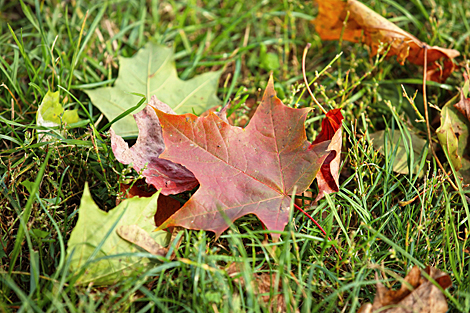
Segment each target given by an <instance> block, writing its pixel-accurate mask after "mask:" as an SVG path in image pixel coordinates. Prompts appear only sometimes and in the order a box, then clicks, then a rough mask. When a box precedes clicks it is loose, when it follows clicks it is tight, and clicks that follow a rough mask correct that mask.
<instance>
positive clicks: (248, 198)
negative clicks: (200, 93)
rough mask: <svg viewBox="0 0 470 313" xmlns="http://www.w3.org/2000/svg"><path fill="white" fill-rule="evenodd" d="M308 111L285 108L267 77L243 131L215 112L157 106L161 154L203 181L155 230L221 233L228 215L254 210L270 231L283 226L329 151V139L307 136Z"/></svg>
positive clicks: (231, 217)
mask: <svg viewBox="0 0 470 313" xmlns="http://www.w3.org/2000/svg"><path fill="white" fill-rule="evenodd" d="M308 111H309V109H307V108H304V109H293V108H289V107H287V106H285V105H284V104H283V103H282V102H281V100H279V99H278V98H277V97H276V93H275V91H274V83H273V79H272V77H271V78H270V80H269V82H268V86H267V87H266V91H265V93H264V96H263V100H262V101H261V104H260V105H259V106H258V108H257V110H256V112H255V114H254V115H253V118H252V119H251V121H250V122H249V124H248V126H247V127H246V128H244V129H243V128H240V127H234V126H231V125H229V124H228V123H227V122H226V121H224V120H223V119H221V118H220V117H219V116H217V115H216V114H214V113H210V114H209V115H208V116H206V117H197V116H195V115H193V114H185V115H172V114H166V113H164V112H162V111H159V110H156V112H157V115H158V118H159V119H160V123H161V125H162V129H163V137H164V140H165V146H166V148H165V151H164V152H163V153H162V155H161V157H163V158H167V159H169V160H172V161H174V162H178V163H181V164H183V165H185V166H186V167H187V168H188V169H189V170H191V171H192V172H193V173H194V175H195V176H196V178H197V179H198V180H199V182H200V184H201V186H200V188H199V190H197V192H196V193H195V194H194V195H193V196H192V197H191V199H189V201H188V202H186V204H185V205H184V206H183V207H182V208H181V209H180V210H179V211H178V212H176V213H175V214H174V215H173V216H172V217H170V218H169V219H168V220H167V221H166V222H165V223H163V224H162V225H161V226H160V227H159V229H162V228H165V227H168V226H182V227H186V228H190V229H204V230H210V231H213V232H215V233H216V236H219V235H220V234H221V233H222V232H223V231H224V230H226V229H227V228H228V227H229V224H228V223H227V220H230V221H235V220H236V219H238V218H240V217H242V216H244V215H246V214H255V215H256V216H257V217H258V218H259V219H260V220H261V221H262V222H263V223H264V225H266V227H267V229H269V230H283V229H284V227H285V225H286V224H287V222H288V218H289V209H290V202H291V199H290V196H291V195H292V193H293V191H294V190H296V193H297V194H300V193H302V192H303V191H304V190H305V189H307V188H308V187H309V186H310V184H311V183H312V181H313V179H314V178H315V176H316V174H317V173H318V171H319V170H320V167H321V165H322V164H323V162H324V160H325V159H326V157H327V156H328V155H329V154H330V152H329V151H327V148H328V145H329V144H330V141H329V140H327V141H324V142H322V143H319V144H316V145H311V144H310V143H309V142H308V141H307V137H306V134H305V126H304V122H305V118H306V116H307V113H308ZM295 188H296V189H295ZM272 236H273V237H275V238H277V237H279V234H272Z"/></svg>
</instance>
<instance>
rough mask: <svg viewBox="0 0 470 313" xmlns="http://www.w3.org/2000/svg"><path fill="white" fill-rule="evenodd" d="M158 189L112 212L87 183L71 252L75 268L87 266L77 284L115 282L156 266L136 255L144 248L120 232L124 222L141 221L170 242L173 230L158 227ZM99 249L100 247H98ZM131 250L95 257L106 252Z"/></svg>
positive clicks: (164, 242) (157, 238)
mask: <svg viewBox="0 0 470 313" xmlns="http://www.w3.org/2000/svg"><path fill="white" fill-rule="evenodd" d="M159 194H160V193H159V192H157V193H156V194H155V195H153V196H152V197H150V198H138V197H134V198H132V199H127V200H124V201H123V202H121V203H120V204H119V205H118V206H117V207H115V208H114V209H112V210H111V211H109V212H105V211H102V210H100V209H99V208H98V206H97V205H96V204H95V202H94V201H93V199H92V198H91V195H90V191H89V189H88V185H85V189H84V191H83V196H82V200H81V203H80V208H79V209H78V222H77V225H76V226H75V228H74V229H73V231H72V234H71V235H70V240H69V242H68V248H67V254H68V256H69V257H70V256H71V258H72V259H71V263H70V268H71V270H72V271H73V272H77V271H80V270H82V269H86V270H85V272H84V273H83V275H82V276H81V277H80V278H79V279H78V280H77V282H76V283H77V284H86V283H89V282H94V284H98V285H103V284H112V283H115V282H117V281H118V280H120V279H122V278H125V277H126V276H128V275H129V274H131V273H133V272H135V271H137V270H139V269H146V268H148V267H151V266H152V263H151V262H150V260H149V259H147V258H142V257H136V256H133V255H132V253H135V252H140V251H142V250H140V248H138V247H137V246H135V245H134V244H132V243H130V242H128V241H126V240H124V239H122V238H121V237H120V236H119V235H118V234H117V232H116V230H117V229H118V228H119V227H120V226H126V225H138V226H139V227H140V228H141V229H143V230H144V231H146V232H148V234H149V236H150V237H152V238H153V239H154V240H155V241H156V242H157V243H158V244H160V245H161V246H166V245H167V244H168V241H169V234H168V233H167V232H165V231H156V232H154V231H153V230H154V229H155V228H156V226H155V222H154V215H155V213H156V211H157V199H158V195H159ZM96 249H99V250H98V251H95V250H96ZM123 253H129V255H124V256H123V255H120V256H119V257H111V258H107V259H102V260H99V261H94V260H96V259H98V258H101V257H104V256H112V255H116V254H123Z"/></svg>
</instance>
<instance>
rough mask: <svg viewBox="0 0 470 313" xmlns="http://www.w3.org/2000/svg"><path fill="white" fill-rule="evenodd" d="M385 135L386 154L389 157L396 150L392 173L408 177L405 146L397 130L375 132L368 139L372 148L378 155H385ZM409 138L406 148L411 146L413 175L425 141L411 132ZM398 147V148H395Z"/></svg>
mask: <svg viewBox="0 0 470 313" xmlns="http://www.w3.org/2000/svg"><path fill="white" fill-rule="evenodd" d="M386 133H387V138H388V140H387V141H388V146H387V149H388V151H387V152H388V153H389V155H392V153H394V152H395V150H396V155H395V159H394V161H393V171H394V172H396V173H400V174H404V175H408V174H409V167H408V158H409V156H408V151H407V148H406V146H405V143H404V142H403V136H402V135H401V132H400V131H399V130H394V131H393V132H391V131H385V130H380V131H378V132H375V133H373V134H370V138H371V139H372V144H373V145H374V148H375V149H376V150H377V151H379V153H380V154H382V155H384V154H385V134H386ZM410 136H411V142H410V141H408V142H407V143H408V147H410V146H411V148H412V150H411V152H412V153H413V160H414V163H415V164H413V166H412V168H413V173H415V174H416V173H417V172H418V170H419V164H417V163H419V161H420V160H421V155H422V152H423V149H424V146H425V145H426V140H424V139H422V138H421V137H419V136H417V135H415V134H414V133H413V132H410ZM397 145H398V147H397ZM418 175H419V176H420V177H421V176H422V175H423V172H422V171H421V172H419V173H418Z"/></svg>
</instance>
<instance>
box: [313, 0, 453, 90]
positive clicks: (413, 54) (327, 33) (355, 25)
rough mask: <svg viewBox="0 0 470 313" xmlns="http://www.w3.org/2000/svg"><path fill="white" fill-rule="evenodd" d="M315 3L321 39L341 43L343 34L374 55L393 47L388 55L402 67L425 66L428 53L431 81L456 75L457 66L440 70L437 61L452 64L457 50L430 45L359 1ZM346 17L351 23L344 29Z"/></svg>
mask: <svg viewBox="0 0 470 313" xmlns="http://www.w3.org/2000/svg"><path fill="white" fill-rule="evenodd" d="M316 2H317V3H318V6H319V14H318V17H317V18H316V19H315V20H314V21H313V23H314V24H315V29H316V31H317V32H318V34H319V35H320V37H321V39H323V40H338V39H339V38H340V37H341V34H342V38H343V39H344V40H347V41H351V42H360V43H365V44H366V45H368V46H370V47H371V53H372V55H375V54H376V53H377V52H378V51H379V46H380V44H381V43H386V44H390V50H389V52H388V55H389V56H392V55H396V56H397V60H398V62H400V64H401V65H403V64H404V63H405V60H408V61H409V62H411V63H413V64H417V65H424V58H425V53H426V51H427V64H428V79H433V80H439V81H444V80H445V79H446V78H447V77H448V76H449V75H450V73H451V72H452V71H453V69H454V64H453V62H452V61H450V62H444V66H440V65H438V64H437V63H436V61H437V60H439V59H441V58H444V59H447V60H449V59H453V58H455V57H457V56H459V55H460V53H459V52H458V51H457V50H454V49H445V48H441V47H436V46H432V47H431V46H429V45H427V44H426V43H424V42H422V41H420V40H419V39H418V38H416V37H415V36H413V35H411V34H409V33H408V32H406V31H404V30H403V29H401V28H400V27H398V26H396V25H395V24H393V23H392V22H390V21H388V20H387V19H386V18H384V17H383V16H381V15H379V14H378V13H376V12H374V11H373V10H371V9H369V8H368V7H367V6H366V5H364V4H362V3H361V2H359V1H356V0H347V1H342V0H328V1H324V0H316ZM348 12H349V16H348ZM346 16H348V19H347V24H346V26H344V21H345V19H346ZM343 28H344V32H343Z"/></svg>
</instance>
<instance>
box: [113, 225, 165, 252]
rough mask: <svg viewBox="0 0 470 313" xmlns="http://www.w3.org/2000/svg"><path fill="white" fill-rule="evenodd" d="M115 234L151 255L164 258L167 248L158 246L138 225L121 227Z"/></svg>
mask: <svg viewBox="0 0 470 313" xmlns="http://www.w3.org/2000/svg"><path fill="white" fill-rule="evenodd" d="M116 232H117V233H118V235H119V236H121V238H122V239H124V240H127V241H129V242H132V243H133V244H135V245H137V246H139V247H141V248H142V249H144V250H145V251H147V252H149V253H151V254H154V255H161V256H165V255H166V254H167V252H168V249H167V248H165V247H162V246H161V245H159V244H158V243H157V242H156V241H155V239H153V238H152V237H150V235H149V234H148V233H147V232H146V231H145V230H143V229H142V228H140V227H139V226H138V225H122V226H120V227H118V228H117V229H116Z"/></svg>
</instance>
